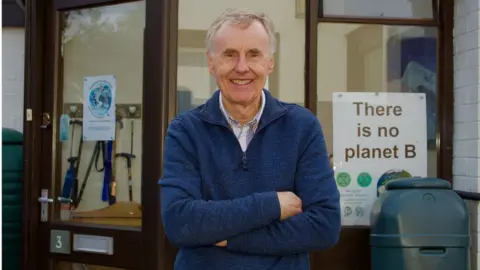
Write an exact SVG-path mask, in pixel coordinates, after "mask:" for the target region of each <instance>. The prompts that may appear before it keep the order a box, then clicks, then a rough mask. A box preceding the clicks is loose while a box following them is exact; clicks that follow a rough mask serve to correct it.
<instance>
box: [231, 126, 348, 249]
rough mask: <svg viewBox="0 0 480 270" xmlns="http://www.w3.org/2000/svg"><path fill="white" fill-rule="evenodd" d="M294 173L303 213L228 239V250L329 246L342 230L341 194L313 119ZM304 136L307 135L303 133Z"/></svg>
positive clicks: (322, 140) (296, 191)
mask: <svg viewBox="0 0 480 270" xmlns="http://www.w3.org/2000/svg"><path fill="white" fill-rule="evenodd" d="M315 121H316V123H314V124H313V125H312V126H313V128H312V129H313V132H312V130H311V131H310V135H308V137H309V140H308V144H307V147H306V148H305V150H304V151H303V154H302V155H301V156H300V157H299V161H298V169H297V172H296V176H295V193H296V195H297V196H299V197H300V199H301V200H302V204H303V212H302V213H300V214H298V215H296V216H293V217H290V218H288V219H286V220H284V221H276V222H273V223H271V224H269V225H267V226H264V227H262V228H259V229H254V230H251V231H249V232H246V233H242V234H239V235H237V236H234V237H231V238H228V239H227V249H228V250H230V251H236V252H245V253H250V254H263V255H292V254H298V253H305V252H310V251H313V250H321V249H326V248H329V247H332V246H333V245H335V244H336V243H337V241H338V239H339V235H340V230H341V215H340V201H339V199H340V195H339V191H338V189H337V187H336V184H335V180H334V174H333V169H332V168H331V166H330V163H329V159H328V153H327V149H326V145H325V141H324V137H323V134H322V130H321V127H320V123H318V120H316V117H315ZM306 136H307V135H306Z"/></svg>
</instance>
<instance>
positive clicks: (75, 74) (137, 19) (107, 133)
mask: <svg viewBox="0 0 480 270" xmlns="http://www.w3.org/2000/svg"><path fill="white" fill-rule="evenodd" d="M63 18H64V28H63V31H62V40H61V55H62V60H63V85H61V89H63V91H62V93H61V94H62V95H60V97H61V98H60V99H59V100H58V102H61V105H62V106H61V107H62V108H63V111H62V112H61V113H62V114H63V115H62V116H61V117H60V120H59V125H60V128H59V130H60V131H59V141H60V143H61V151H59V152H58V153H57V154H59V156H58V159H57V162H56V164H57V166H61V170H57V171H56V173H57V175H56V178H55V179H56V181H57V185H58V186H61V190H60V194H57V196H56V197H62V198H69V199H72V200H73V203H74V204H73V205H72V204H69V203H61V210H60V213H59V215H57V218H60V219H61V220H71V221H74V222H83V223H97V224H98V223H100V224H115V225H124V226H135V227H140V226H141V209H140V208H141V207H140V203H141V160H142V153H141V152H140V151H141V148H142V140H141V138H142V120H141V119H142V118H141V114H142V91H143V85H142V84H143V30H144V27H145V3H144V2H143V1H140V2H132V3H126V4H119V5H114V6H103V7H96V8H91V9H82V10H74V11H68V12H65V13H64V14H63ZM84 102H85V107H84ZM67 116H68V117H67ZM69 119H70V124H69V121H68V120H69ZM81 138H82V139H83V140H82V141H81V140H80V139H81ZM113 138H114V139H113ZM112 139H113V140H112ZM78 156H80V158H79V159H78V158H77V157H78ZM71 157H74V158H77V160H75V159H71ZM69 160H70V162H69ZM78 160H80V161H78ZM129 161H131V166H127V164H129ZM130 172H131V175H130ZM75 174H77V175H76V177H75ZM75 179H77V180H78V188H77V189H76V188H75V182H77V181H75ZM75 190H76V191H75ZM75 197H79V198H78V199H77V200H75ZM65 201H66V200H64V201H63V202H65ZM75 202H78V205H75ZM69 209H70V210H71V211H70V210H69Z"/></svg>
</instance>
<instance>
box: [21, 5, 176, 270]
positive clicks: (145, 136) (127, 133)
mask: <svg viewBox="0 0 480 270" xmlns="http://www.w3.org/2000/svg"><path fill="white" fill-rule="evenodd" d="M169 2H170V1H163V0H162V1H160V0H153V1H152V0H141V1H112V0H75V1H73V0H66V1H63V0H31V1H27V8H26V18H27V23H26V27H27V41H26V43H27V45H26V55H25V58H26V76H25V79H26V87H25V89H26V91H25V108H26V117H25V191H24V195H25V200H24V207H23V217H24V224H23V228H24V230H23V235H24V236H25V237H24V239H23V269H59V270H64V269H69V270H70V269H92V270H93V269H95V270H112V269H116V270H121V269H163V267H164V266H163V265H162V264H165V263H164V261H165V260H164V259H165V257H164V255H165V254H166V255H168V253H167V252H163V246H164V245H165V241H166V240H165V239H164V236H163V233H162V225H161V218H160V212H159V200H158V185H157V181H158V179H159V178H160V175H161V166H159V164H161V157H162V140H161V139H160V138H162V137H163V131H164V129H165V127H166V121H165V120H164V117H162V115H164V112H163V110H165V108H166V106H163V105H162V104H163V102H164V101H165V100H166V98H165V96H166V86H168V84H169V81H168V76H165V74H167V73H168V68H167V63H168V59H167V58H165V57H163V55H165V52H166V49H167V45H166V40H168V39H167V36H166V35H167V34H168V32H167V31H165V30H164V28H163V27H162V26H163V25H165V24H166V22H167V20H168V18H170V17H169V16H168V13H169V11H168V8H169V6H170V3H169ZM159 18H162V19H159ZM162 89H164V91H162ZM84 103H85V104H86V106H84ZM166 255H165V256H166Z"/></svg>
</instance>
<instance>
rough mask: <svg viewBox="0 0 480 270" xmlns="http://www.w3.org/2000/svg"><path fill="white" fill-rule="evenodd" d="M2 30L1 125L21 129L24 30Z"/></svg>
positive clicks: (6, 28) (7, 28)
mask: <svg viewBox="0 0 480 270" xmlns="http://www.w3.org/2000/svg"><path fill="white" fill-rule="evenodd" d="M2 30H3V31H2V127H9V128H13V129H16V130H18V131H23V111H24V110H23V91H24V88H23V85H24V83H23V82H24V78H23V77H24V70H23V69H24V56H25V31H24V29H23V28H13V27H3V29H2Z"/></svg>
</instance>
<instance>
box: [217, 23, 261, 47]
mask: <svg viewBox="0 0 480 270" xmlns="http://www.w3.org/2000/svg"><path fill="white" fill-rule="evenodd" d="M214 43H215V46H219V47H222V48H218V49H222V50H224V49H226V48H230V49H237V50H238V49H242V50H253V49H256V50H262V51H264V50H268V47H269V37H268V33H267V31H266V30H265V28H264V26H263V25H262V24H261V23H260V22H258V21H253V22H251V23H250V24H248V25H247V24H246V23H244V24H231V23H226V24H224V25H223V26H222V27H221V28H220V29H219V31H218V32H217V34H216V35H215V39H214Z"/></svg>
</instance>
